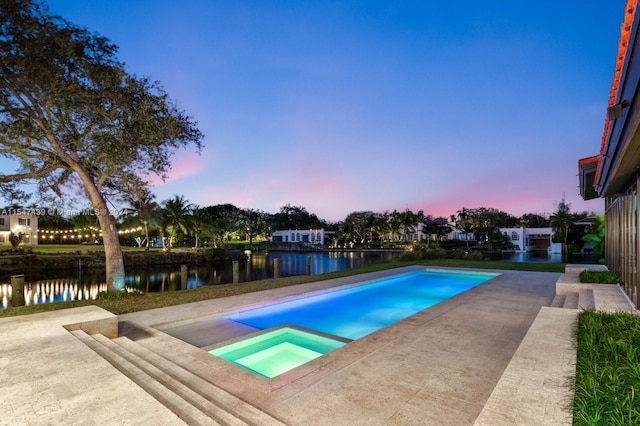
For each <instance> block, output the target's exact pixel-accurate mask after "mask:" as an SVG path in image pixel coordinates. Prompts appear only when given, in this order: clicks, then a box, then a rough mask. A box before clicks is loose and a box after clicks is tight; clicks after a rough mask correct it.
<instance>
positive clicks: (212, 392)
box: [112, 337, 282, 425]
mask: <svg viewBox="0 0 640 426" xmlns="http://www.w3.org/2000/svg"><path fill="white" fill-rule="evenodd" d="M112 341H113V343H115V344H117V345H119V346H121V347H122V348H123V349H125V350H127V351H129V352H131V353H132V354H135V355H136V356H137V357H139V358H140V359H143V360H145V361H147V362H148V363H149V364H151V365H153V366H158V367H161V368H162V371H163V372H164V373H166V374H168V375H170V376H171V377H173V378H174V379H175V380H177V381H179V382H181V383H182V384H184V385H185V386H188V387H190V388H191V389H193V390H194V391H195V392H197V393H198V394H199V395H201V396H202V397H203V398H205V399H206V400H208V401H210V402H212V403H213V404H215V405H216V407H217V408H218V415H220V414H219V411H220V410H224V412H226V413H228V414H230V415H233V416H234V419H237V420H240V421H242V422H244V423H235V424H245V423H246V424H259V425H282V423H281V422H280V421H278V420H276V419H274V418H273V417H271V416H270V415H268V414H267V413H265V412H263V411H261V410H258V409H257V408H255V407H254V406H253V405H251V404H248V403H246V402H245V401H242V400H240V399H239V398H237V397H235V396H233V395H231V394H230V393H228V392H226V391H225V390H223V389H220V388H219V387H217V386H215V385H214V384H213V383H211V382H209V381H207V380H205V379H204V378H202V377H200V376H198V375H197V374H194V373H192V372H191V371H189V370H188V369H186V368H184V367H182V366H180V365H178V364H176V363H174V362H173V361H171V360H170V359H168V358H166V357H165V356H163V355H161V354H159V353H157V352H156V351H154V350H153V349H151V348H149V347H147V346H142V345H140V344H139V343H138V342H134V341H132V340H131V339H129V338H127V337H118V338H116V339H113V340H112ZM166 350H167V348H166V347H165V348H164V352H166ZM194 405H196V406H198V407H199V405H197V404H194ZM199 408H200V407H199ZM201 409H202V408H201ZM203 411H204V412H207V411H205V410H204V409H203ZM234 419H232V418H224V419H223V418H220V419H219V421H221V422H223V423H224V424H234V423H233V422H232V420H234Z"/></svg>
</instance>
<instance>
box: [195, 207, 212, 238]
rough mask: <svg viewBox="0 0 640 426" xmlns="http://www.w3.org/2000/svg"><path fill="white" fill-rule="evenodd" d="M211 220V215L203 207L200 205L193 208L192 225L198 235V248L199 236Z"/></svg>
mask: <svg viewBox="0 0 640 426" xmlns="http://www.w3.org/2000/svg"><path fill="white" fill-rule="evenodd" d="M208 222H209V217H208V215H207V210H206V209H203V208H202V207H200V206H194V207H193V209H192V210H191V225H192V228H193V233H194V234H195V236H196V244H195V248H198V243H199V241H198V238H199V236H200V233H201V232H202V231H203V230H204V229H205V228H206V227H207V225H208Z"/></svg>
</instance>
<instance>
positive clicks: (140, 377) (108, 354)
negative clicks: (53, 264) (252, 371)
mask: <svg viewBox="0 0 640 426" xmlns="http://www.w3.org/2000/svg"><path fill="white" fill-rule="evenodd" d="M71 333H72V334H73V335H74V336H75V337H77V338H78V339H79V340H80V341H82V342H83V343H84V344H86V345H87V346H88V347H89V348H91V349H92V350H94V351H95V352H96V353H97V354H99V355H100V356H101V357H103V358H104V359H105V360H106V361H108V362H109V363H110V364H111V365H113V366H114V367H115V368H116V369H118V371H120V372H121V373H122V374H124V375H125V376H127V377H128V378H129V379H131V380H132V381H133V382H134V383H136V384H137V385H138V386H140V387H141V388H142V389H144V390H145V391H146V392H147V393H148V394H149V395H151V396H153V397H154V398H155V399H157V400H158V401H160V402H161V403H162V404H163V405H165V406H166V407H167V408H169V409H170V410H171V411H173V412H174V413H175V414H176V415H177V416H178V417H180V418H181V419H182V420H184V421H185V422H186V423H188V424H197V425H219V424H220V423H217V422H216V421H214V420H213V419H212V418H210V417H209V416H208V415H206V414H205V413H203V412H202V411H200V410H199V409H198V408H196V407H195V406H194V405H192V404H191V403H189V402H188V401H186V400H185V399H184V398H182V397H180V396H179V395H178V394H176V393H175V392H173V391H172V390H171V389H169V388H167V387H166V386H165V385H163V384H162V383H161V382H159V381H157V380H155V379H154V378H152V377H151V376H149V375H148V374H147V373H146V372H144V371H143V370H142V369H140V368H139V367H137V366H136V365H134V364H133V363H131V362H130V361H129V360H127V359H126V358H124V357H123V356H121V355H120V354H118V353H117V352H116V351H113V350H112V348H109V347H107V346H105V345H104V342H103V341H100V340H102V339H100V338H99V337H98V339H96V338H95V337H94V336H102V335H101V334H96V335H94V336H90V335H88V334H87V333H85V332H84V331H82V330H73V331H71ZM102 338H104V339H106V340H107V341H109V339H108V338H106V337H104V336H102Z"/></svg>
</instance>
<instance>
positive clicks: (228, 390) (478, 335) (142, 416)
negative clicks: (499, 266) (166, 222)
mask: <svg viewBox="0 0 640 426" xmlns="http://www.w3.org/2000/svg"><path fill="white" fill-rule="evenodd" d="M411 269H419V267H409V268H404V270H411ZM488 272H501V275H500V276H498V277H496V278H494V279H492V280H490V281H488V282H487V283H485V284H482V285H480V286H478V287H476V288H474V289H471V290H469V291H467V292H465V293H463V294H461V295H458V296H456V297H453V298H451V299H449V300H447V301H444V302H442V303H440V304H438V305H436V306H434V307H432V308H429V309H427V310H425V311H422V312H420V313H418V314H416V315H413V316H411V317H409V318H407V319H405V320H403V321H400V322H398V323H396V324H394V325H392V326H389V327H387V328H385V329H382V330H380V331H378V332H376V333H373V334H371V335H369V336H366V337H364V338H362V339H359V340H357V341H355V342H352V343H350V344H348V345H346V346H345V347H343V348H340V349H338V350H336V351H334V352H331V353H329V354H327V355H325V356H323V357H321V358H319V359H318V360H315V361H312V362H311V363H309V366H303V367H300V368H299V370H300V371H302V372H297V373H294V374H292V375H287V374H285V375H284V376H286V377H284V378H282V379H280V380H276V379H274V380H272V381H269V380H267V379H264V378H258V377H256V375H254V374H253V373H250V372H248V371H244V370H243V369H241V368H239V367H236V366H233V365H228V364H227V363H226V362H224V361H222V360H219V359H217V358H216V357H213V356H211V355H209V354H208V353H206V352H205V351H204V350H202V349H200V348H198V347H196V346H193V345H190V344H188V343H186V342H184V341H182V340H180V339H178V338H176V337H174V336H171V335H169V334H167V333H164V332H162V330H165V331H167V332H169V333H173V334H175V335H180V334H182V335H189V330H190V329H191V330H192V331H197V330H198V329H199V330H200V332H202V328H201V325H202V323H203V321H207V320H208V319H210V318H213V317H216V316H219V315H221V314H223V313H227V312H230V311H233V310H234V309H238V308H240V307H243V306H246V305H259V304H264V303H267V302H268V301H271V300H274V299H279V298H283V297H295V296H296V295H299V294H303V293H307V292H309V291H322V290H323V289H326V288H331V287H335V286H339V285H345V284H350V283H354V282H358V281H362V280H366V279H374V278H377V277H381V276H385V275H390V274H396V273H398V270H395V271H383V272H379V273H374V274H366V276H358V277H349V278H343V279H339V280H330V281H320V282H315V283H310V284H304V285H299V286H292V287H285V288H280V289H275V290H268V291H263V292H257V293H251V294H246V295H241V296H233V297H228V298H224V299H214V300H209V301H204V302H197V303H192V304H188V305H181V306H174V307H168V308H163V309H156V310H150V311H144V312H138V313H133V314H128V315H122V316H120V317H119V318H118V321H119V322H120V328H121V334H126V335H128V336H129V339H127V341H123V342H119V343H118V344H117V345H122V346H123V347H124V346H127V345H128V346H130V347H131V348H130V349H131V350H132V351H134V352H135V351H138V352H140V354H143V353H147V352H153V353H151V354H148V355H146V357H147V360H150V361H147V362H148V363H150V364H155V365H156V366H158V367H157V368H156V369H159V370H162V371H160V372H159V373H158V374H162V373H163V372H170V373H171V374H172V375H174V376H175V377H178V376H181V375H182V376H184V375H185V374H190V375H191V376H188V377H194V379H193V380H192V384H193V386H192V387H193V388H194V389H193V390H188V389H187V390H180V389H181V388H180V386H182V387H184V386H183V385H180V383H177V384H173V385H171V386H169V388H171V389H178V388H180V389H178V390H176V392H178V391H180V392H182V395H188V392H192V391H196V392H197V391H203V390H205V391H206V392H207V395H210V397H209V398H204V399H209V400H210V401H201V403H200V405H199V407H200V408H199V409H196V408H193V409H192V408H190V407H191V406H190V405H188V404H187V405H185V404H184V399H183V398H186V399H188V398H187V397H186V396H183V398H178V399H175V400H174V399H171V400H165V401H164V402H163V403H161V402H159V400H158V396H156V397H155V398H154V397H152V396H151V395H154V394H157V395H160V397H159V398H160V399H161V400H162V399H163V398H165V399H169V396H167V394H169V393H171V391H169V390H162V389H163V388H162V389H161V388H157V389H156V388H151V389H150V388H147V387H146V385H147V384H148V383H147V382H148V381H149V379H147V378H146V377H147V376H145V375H144V374H142V373H141V370H139V369H135V368H133V367H128V368H121V370H118V369H117V368H116V367H114V364H113V360H112V361H110V362H111V363H110V362H107V360H105V357H104V356H102V355H99V354H98V353H97V352H96V350H98V352H100V351H104V349H97V346H99V345H98V343H92V342H89V341H88V340H86V339H87V337H85V336H88V335H90V334H93V332H95V326H96V324H100V322H101V320H105V321H107V322H110V321H111V322H112V321H113V316H112V315H111V314H109V313H107V312H105V311H103V310H101V309H99V308H96V307H86V308H78V309H71V310H65V311H55V312H50V313H45V314H36V315H31V316H26V317H15V318H4V319H0V333H1V335H2V336H3V343H2V345H1V346H0V367H1V368H0V406H1V407H3V408H2V415H0V424H11V425H39V424H78V425H80V424H82V425H87V424H100V425H111V424H114V425H115V424H118V425H126V424H132V425H133V424H163V425H165V424H185V423H190V424H205V423H209V424H290V425H325V424H353V425H355V424H363V425H364V424H366V425H375V424H398V425H400V424H402V425H408V424H416V425H418V424H419V425H424V424H438V425H471V424H474V422H476V423H477V424H494V425H495V424H536V423H533V421H534V420H533V419H536V417H535V416H534V417H531V419H532V420H531V422H529V423H527V422H526V421H525V422H524V423H522V422H519V423H516V422H515V420H514V419H515V418H517V416H521V413H518V410H517V409H516V408H514V405H513V404H517V403H518V402H519V401H520V400H518V399H517V398H513V399H511V400H510V399H509V398H508V396H509V394H508V393H504V391H503V390H504V389H505V388H504V386H505V385H504V383H507V382H508V378H509V377H512V382H513V381H515V382H517V383H520V384H522V385H523V386H524V387H521V389H526V386H527V385H528V386H531V384H533V383H538V382H539V380H540V378H539V377H536V374H539V375H543V376H544V375H547V374H549V372H548V371H546V370H544V369H542V370H540V372H539V373H536V367H535V366H534V367H531V366H528V367H525V368H526V369H528V371H529V376H526V377H523V376H522V373H521V372H522V366H521V367H518V365H517V362H516V363H515V364H514V363H513V362H512V359H520V358H521V357H522V356H524V357H525V358H536V359H540V358H543V359H544V357H547V359H548V357H549V356H550V352H549V349H550V346H549V345H556V344H557V343H562V344H564V349H562V347H558V348H556V349H557V350H558V351H559V356H560V357H564V358H561V360H560V363H561V364H563V363H567V364H569V365H567V368H564V369H562V368H561V369H559V370H555V371H554V372H553V374H554V377H553V378H552V380H555V382H559V381H562V380H563V379H565V377H558V376H564V375H566V374H567V373H570V370H571V367H572V366H571V365H570V364H571V359H570V356H569V357H568V358H567V353H569V352H571V351H572V350H573V349H572V348H570V345H569V349H567V347H568V346H567V344H566V341H567V339H568V337H569V336H568V335H567V334H566V333H567V330H570V329H571V324H572V321H574V320H573V318H575V315H572V314H571V313H568V312H564V313H557V311H562V310H560V309H555V308H544V309H543V310H542V311H541V308H542V307H549V306H550V305H551V303H552V301H553V299H554V297H555V285H556V281H557V280H558V278H559V276H560V274H555V273H533V272H516V271H488ZM545 311H548V312H551V313H552V315H551V316H552V317H553V319H552V320H551V322H552V323H553V322H556V323H558V324H561V327H560V328H559V329H560V331H559V332H558V333H557V334H556V335H557V336H558V337H557V338H558V339H559V340H553V338H550V337H549V336H550V335H551V334H553V333H549V330H556V329H557V328H554V327H553V326H548V325H547V326H545V325H544V323H539V324H538V325H537V326H536V327H531V326H532V323H534V320H535V319H536V317H537V316H538V315H539V312H540V313H542V312H545ZM565 311H566V310H565ZM574 312H575V311H574ZM69 324H76V326H74V327H71V328H74V329H75V331H73V333H74V334H71V333H70V332H69V331H68V329H69V328H70V327H67V328H65V327H64V326H68V325H69ZM199 327H200V328H199ZM530 328H531V329H533V331H530ZM83 330H84V331H83ZM536 330H537V331H536ZM85 332H86V333H85ZM99 332H100V333H103V334H107V335H108V334H110V333H112V331H109V330H107V331H106V332H103V331H99ZM536 333H537V334H536ZM525 336H527V337H526V338H525ZM536 336H537V337H536ZM545 337H546V338H545ZM119 339H126V337H121V338H118V339H114V340H113V341H110V340H108V339H105V340H107V342H103V343H104V344H105V345H106V346H109V345H111V346H117V345H116V343H111V342H116V341H118V340H119ZM97 340H101V339H97ZM562 344H561V345H560V346H562ZM88 345H89V346H92V347H94V350H92V349H90V347H89V346H88ZM556 346H558V345H556ZM100 348H101V347H100ZM114 350H116V351H117V352H118V353H119V354H120V355H118V356H119V357H120V358H122V357H127V356H129V355H127V353H126V351H125V350H124V349H123V348H122V347H119V348H115V349H114ZM159 352H160V353H159ZM162 352H164V353H162ZM514 354H515V357H514ZM540 354H543V355H544V356H543V357H541V355H540ZM141 356H142V355H141ZM574 356H575V354H574ZM167 360H168V361H167ZM165 361H167V362H169V364H168V365H167V366H166V367H165V366H164V362H165ZM316 361H317V362H316ZM151 367H153V365H152V366H151ZM151 367H149V368H151ZM239 370H242V371H239ZM121 371H124V374H123V373H122V372H121ZM292 371H296V370H292ZM503 377H504V379H505V380H506V382H505V380H501V378H503ZM568 378H569V377H566V379H568ZM547 379H548V377H547ZM542 380H543V381H544V377H543V379H542ZM167 382H170V380H169V379H167ZM170 383H173V382H170ZM555 384H556V385H557V384H558V383H555ZM497 385H498V386H497ZM153 386H157V385H153ZM506 389H509V388H508V387H507V388H506ZM154 392H155V393H154ZM196 397H197V395H196ZM505 398H506V399H505ZM200 399H202V397H200ZM529 402H531V401H529ZM533 402H534V405H535V401H533ZM208 403H215V404H218V405H216V406H212V407H208V406H207V404H208ZM538 403H539V404H540V405H544V404H545V402H544V401H539V402H538ZM492 404H493V405H492ZM495 404H497V406H498V407H502V408H499V409H497V410H496V409H495V407H496V405H495ZM510 404H511V405H510ZM485 405H486V406H487V407H489V408H485ZM167 407H172V409H169V408H167ZM216 407H217V408H216ZM491 407H493V408H491ZM509 407H511V408H509ZM543 408H544V407H543ZM227 409H228V410H229V411H230V412H233V415H229V416H227V415H226V414H225V413H221V412H224V411H226V410H227ZM561 409H562V407H561V408H560V410H561ZM207 410H209V411H207ZM483 410H484V411H483ZM201 412H202V413H204V414H202V413H201ZM211 412H213V413H214V414H215V415H213V416H212V415H207V413H211ZM219 412H220V413H219ZM176 413H187V414H183V415H180V416H178V415H176ZM553 415H556V414H553ZM560 416H562V413H561V414H560ZM547 418H550V417H547ZM524 420H526V418H525V419H524ZM537 424H540V423H537ZM559 424H561V423H559ZM568 424H570V423H568Z"/></svg>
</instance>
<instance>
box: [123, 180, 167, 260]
mask: <svg viewBox="0 0 640 426" xmlns="http://www.w3.org/2000/svg"><path fill="white" fill-rule="evenodd" d="M154 199H155V195H153V194H152V193H151V192H150V191H148V190H145V191H143V192H142V193H141V194H140V195H139V196H137V197H136V196H129V197H128V199H127V201H128V203H129V205H130V206H131V209H132V210H133V211H134V214H135V217H136V221H137V222H139V223H141V224H142V225H143V226H144V241H143V243H144V245H145V246H146V248H147V250H148V249H149V224H150V222H151V221H152V219H153V218H154V217H155V216H156V214H157V212H158V207H159V206H158V203H156V202H155V201H154ZM140 245H142V244H140Z"/></svg>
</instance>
